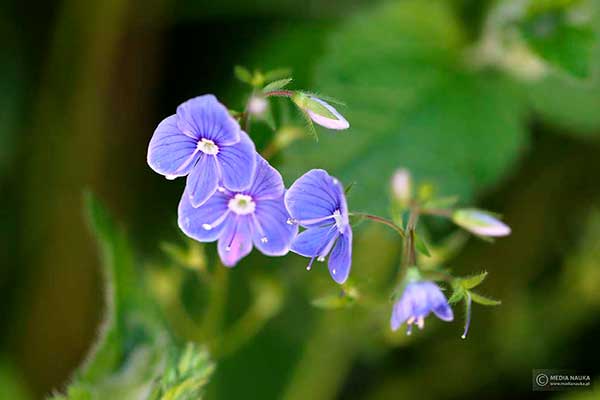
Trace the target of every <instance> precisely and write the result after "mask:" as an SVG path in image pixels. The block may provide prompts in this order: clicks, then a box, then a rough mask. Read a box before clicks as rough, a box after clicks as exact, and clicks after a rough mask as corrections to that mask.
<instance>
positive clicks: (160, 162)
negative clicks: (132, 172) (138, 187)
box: [148, 115, 199, 177]
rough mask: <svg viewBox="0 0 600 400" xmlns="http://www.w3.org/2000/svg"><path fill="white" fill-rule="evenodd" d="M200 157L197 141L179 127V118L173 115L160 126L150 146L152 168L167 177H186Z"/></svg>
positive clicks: (149, 162) (149, 160)
mask: <svg viewBox="0 0 600 400" xmlns="http://www.w3.org/2000/svg"><path fill="white" fill-rule="evenodd" d="M198 157H199V155H198V154H197V152H196V141H195V140H194V139H192V138H190V137H189V136H187V135H185V134H184V133H183V132H181V130H180V129H179V128H178V127H177V116H175V115H171V116H170V117H167V118H165V119H163V120H162V121H161V123H160V124H158V127H157V128H156V130H155V131H154V135H152V139H151V140H150V145H149V146H148V165H150V168H152V169H153V170H154V171H156V172H158V173H159V174H161V175H165V176H170V177H173V176H184V175H187V174H188V173H189V172H190V170H191V169H192V167H193V166H194V164H195V162H196V160H197V159H198Z"/></svg>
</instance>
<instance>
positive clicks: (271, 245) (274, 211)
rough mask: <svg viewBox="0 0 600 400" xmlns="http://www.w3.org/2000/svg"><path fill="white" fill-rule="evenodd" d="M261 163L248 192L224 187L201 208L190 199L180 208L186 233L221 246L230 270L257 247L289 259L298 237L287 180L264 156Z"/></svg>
mask: <svg viewBox="0 0 600 400" xmlns="http://www.w3.org/2000/svg"><path fill="white" fill-rule="evenodd" d="M255 157H256V173H255V175H254V179H253V180H252V182H251V185H250V187H249V188H248V189H246V190H243V191H231V190H228V189H225V188H223V187H219V189H217V192H216V193H215V194H214V195H213V196H212V197H211V198H210V199H208V200H207V201H206V202H205V203H204V204H202V205H201V206H200V207H197V208H196V207H193V205H192V203H191V201H190V198H189V196H188V195H187V193H184V194H183V196H182V198H181V202H180V203H179V221H178V222H179V227H180V228H181V230H182V231H183V232H184V233H185V234H186V235H188V236H189V237H191V238H193V239H196V240H198V241H200V242H213V241H215V240H218V241H219V244H218V246H217V247H218V251H219V256H220V257H221V260H222V261H223V264H224V265H226V266H228V267H232V266H234V265H235V264H237V262H238V261H239V260H240V259H242V258H243V257H245V256H246V255H248V253H250V251H251V250H252V247H253V244H254V246H256V248H258V249H259V250H260V251H261V252H262V253H264V254H266V255H269V256H282V255H284V254H287V252H288V251H289V248H290V243H291V242H292V239H293V238H294V236H296V233H297V232H298V228H297V227H296V226H292V225H290V224H288V223H287V221H288V219H289V218H290V215H289V214H288V212H287V210H286V209H285V206H284V203H283V196H284V192H285V187H284V185H283V179H282V178H281V175H280V174H279V172H277V170H275V168H273V167H271V166H270V165H269V163H268V162H267V161H265V160H264V159H263V158H262V157H261V156H259V155H258V154H255ZM188 189H189V188H188ZM186 192H187V189H186Z"/></svg>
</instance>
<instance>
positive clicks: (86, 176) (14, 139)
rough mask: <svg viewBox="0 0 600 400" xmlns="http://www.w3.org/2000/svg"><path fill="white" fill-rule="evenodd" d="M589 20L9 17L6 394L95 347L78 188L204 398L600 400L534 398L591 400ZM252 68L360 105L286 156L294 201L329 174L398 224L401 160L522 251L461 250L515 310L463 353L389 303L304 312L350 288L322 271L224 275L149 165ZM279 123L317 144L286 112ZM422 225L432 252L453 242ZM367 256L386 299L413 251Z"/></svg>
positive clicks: (590, 13)
mask: <svg viewBox="0 0 600 400" xmlns="http://www.w3.org/2000/svg"><path fill="white" fill-rule="evenodd" d="M597 10H598V4H597V1H559V0H544V1H534V0H531V1H491V0H484V1H482V0H447V1H426V0H423V1H417V0H405V1H396V2H381V1H367V0H307V1H299V0H296V1H294V0H283V1H282V0H277V1H275V0H260V1H253V2H248V1H243V0H220V1H216V0H215V1H209V0H205V1H193V0H184V1H178V2H174V1H168V0H147V1H135V0H134V1H127V0H105V1H79V0H64V1H46V2H35V3H29V2H18V1H15V2H10V1H4V2H3V4H2V7H0V33H1V37H2V52H0V89H1V90H0V194H1V196H0V216H1V219H0V220H1V224H0V249H1V255H2V264H1V267H0V291H1V293H2V302H1V305H0V307H1V308H0V318H1V319H2V324H1V326H2V329H1V331H0V398H2V399H37V398H44V397H45V396H48V395H49V394H50V393H52V392H53V391H54V390H62V389H64V388H65V385H66V384H67V382H68V380H69V377H70V376H71V374H72V372H73V371H74V369H75V368H76V367H77V366H78V365H79V364H80V363H81V362H82V360H83V359H84V357H85V354H86V353H87V351H88V349H89V348H90V346H91V345H92V343H93V342H94V338H95V337H96V335H97V333H98V331H99V325H100V323H101V320H102V314H103V309H104V306H103V304H104V301H103V292H104V288H103V284H102V278H101V275H102V274H101V272H100V258H99V255H98V251H97V249H96V245H95V241H94V236H93V234H92V233H91V232H90V229H89V227H88V224H87V223H86V219H85V213H84V205H83V192H84V190H85V189H89V190H90V191H91V192H93V193H95V194H96V195H97V197H98V198H100V199H101V201H102V202H103V203H104V204H105V205H106V207H107V209H109V210H110V213H111V214H112V215H114V216H115V219H116V220H117V221H118V223H119V224H120V226H123V227H124V229H125V231H126V233H127V236H128V237H129V240H130V242H131V243H132V245H133V246H132V247H133V248H134V249H135V258H136V260H137V267H136V268H137V269H136V271H137V272H136V273H137V275H136V280H135V281H133V282H132V283H131V284H132V285H136V284H138V283H139V284H140V285H141V284H142V283H144V284H147V285H148V288H149V289H148V290H149V292H151V293H152V299H153V300H152V301H153V302H156V303H157V304H158V306H159V308H161V309H162V314H163V315H164V316H165V319H166V320H167V321H168V325H169V326H170V327H171V328H172V330H173V331H174V332H175V335H176V336H177V337H178V338H181V340H199V341H200V342H202V343H205V344H207V345H208V346H209V348H210V349H211V350H212V352H213V359H214V361H215V362H216V365H217V367H216V370H215V372H214V374H213V375H212V378H211V379H210V380H209V383H208V385H207V387H206V396H207V398H211V399H213V398H214V399H232V398H242V397H243V398H252V399H254V398H256V399H271V398H287V399H329V398H344V399H345V398H352V399H388V398H390V399H391V398H425V399H428V398H432V399H434V398H436V399H437V398H441V399H464V398H477V399H480V398H488V399H496V398H498V399H500V398H507V397H509V396H510V397H512V398H528V397H530V396H531V394H532V393H531V380H532V377H531V374H532V369H536V368H558V369H561V368H562V369H575V370H578V371H582V372H585V373H588V374H590V375H593V376H594V377H595V378H596V382H595V383H596V389H595V392H589V391H588V392H582V393H580V394H575V395H572V394H568V393H561V392H557V393H552V392H546V393H536V394H538V395H540V396H539V397H553V398H573V399H579V398H582V399H588V398H589V399H592V398H600V392H599V390H600V387H599V386H598V385H600V381H599V380H598V379H597V378H598V377H599V376H600V367H599V365H598V359H600V347H599V346H598V343H597V341H598V338H599V337H600V313H599V311H600V185H599V179H598V176H599V174H600V157H599V155H600V50H599V46H598V29H599V28H600V22H599V21H600V19H599V18H598V11H597ZM238 64H239V65H245V66H248V67H249V68H253V69H254V68H258V69H261V70H268V69H272V68H278V67H288V68H290V69H291V70H292V73H293V76H294V83H293V85H294V86H293V87H295V88H305V89H309V90H313V91H316V92H318V93H324V94H327V95H331V96H334V97H336V98H339V99H341V100H343V101H344V102H346V103H347V106H346V107H341V108H340V109H339V110H340V111H341V112H342V113H343V114H344V115H345V116H346V117H347V119H348V120H349V121H350V124H351V129H350V130H349V131H348V133H332V132H331V131H325V130H319V136H320V141H319V143H318V144H317V143H315V142H314V140H312V139H311V138H309V137H308V136H305V138H304V139H301V140H298V141H296V142H294V143H292V144H291V145H290V146H289V147H288V148H286V149H285V150H284V151H282V152H280V153H278V154H277V155H276V157H275V158H274V159H273V160H272V162H273V164H275V165H276V166H277V167H278V168H280V169H281V170H282V172H283V175H284V178H285V181H286V184H288V185H289V184H291V182H292V181H293V180H294V179H295V178H297V177H298V176H299V175H300V174H301V173H302V172H303V171H305V170H308V169H310V168H314V167H321V168H326V169H328V170H329V171H330V172H331V173H333V174H335V175H336V176H338V177H339V178H341V179H342V180H343V181H344V182H345V183H350V182H355V183H356V184H355V186H354V187H353V189H352V192H351V194H350V197H349V202H350V206H351V208H352V209H354V210H361V211H369V212H374V213H380V214H382V215H389V213H388V208H389V201H388V197H389V196H388V194H389V188H388V182H389V178H390V176H391V174H392V173H393V171H394V169H395V168H398V167H407V168H409V169H411V171H412V172H413V174H414V176H415V179H416V180H417V181H419V182H430V183H432V184H433V185H435V187H436V188H437V190H438V191H439V193H440V194H445V195H454V194H457V195H459V196H460V199H461V203H462V204H475V205H477V206H479V207H483V208H487V209H491V210H494V211H498V212H500V213H502V214H503V215H504V218H505V220H506V221H507V222H508V224H509V225H511V227H512V228H513V234H512V235H511V236H510V237H508V238H505V239H501V240H499V241H497V243H494V244H489V243H486V242H482V241H478V240H475V239H470V240H469V241H468V242H467V243H466V244H465V245H464V246H463V247H461V249H460V251H458V252H456V254H453V255H452V256H451V257H450V258H449V259H448V260H447V262H446V263H445V264H444V266H446V267H451V268H453V270H455V271H456V272H457V273H458V274H469V273H474V272H479V271H481V270H483V269H485V270H487V271H488V272H489V278H488V280H487V281H486V283H485V284H484V285H485V286H483V292H484V293H485V294H489V295H490V296H493V297H496V298H499V299H501V300H502V301H503V304H502V306H500V307H497V308H484V307H480V306H474V309H473V322H472V325H471V332H470V335H469V338H468V339H467V340H466V341H463V340H460V334H461V333H462V318H463V315H462V314H461V312H460V309H457V310H456V315H457V318H456V320H455V322H454V323H452V324H444V323H442V322H440V321H437V320H435V321H434V320H433V318H432V319H430V320H428V322H427V327H426V329H425V330H424V331H423V332H418V333H417V334H415V335H413V336H412V337H410V338H407V337H405V336H404V334H403V333H402V332H398V333H397V334H391V332H389V328H388V318H389V312H390V308H391V305H390V304H389V303H386V302H383V303H382V304H377V305H368V304H360V301H359V302H358V304H356V305H354V306H352V307H345V308H341V309H336V310H329V309H322V308H318V307H314V306H313V305H311V302H312V301H313V300H314V299H316V298H319V297H321V296H323V295H328V294H333V295H335V294H336V293H338V292H339V288H338V287H336V286H335V284H334V283H333V282H332V281H331V280H330V279H329V278H328V276H327V272H326V270H325V268H317V269H315V270H314V271H312V272H311V273H310V274H309V273H306V272H305V271H304V265H305V260H304V259H302V258H300V257H297V256H295V255H288V256H287V257H284V258H276V259H267V258H266V257H264V256H262V255H260V254H257V252H254V253H252V255H251V256H249V257H248V258H246V259H244V260H243V261H242V262H241V263H240V265H239V266H238V267H237V268H235V269H232V270H227V269H225V268H223V267H220V266H218V265H215V264H216V259H215V254H214V253H215V252H214V246H212V245H208V246H205V247H198V246H193V245H191V244H190V243H189V242H187V241H186V240H185V239H184V238H183V237H182V235H181V234H180V233H179V232H178V230H177V227H176V222H175V221H176V206H177V203H178V200H179V196H180V194H181V191H182V190H183V185H184V182H183V181H182V180H178V181H175V182H167V181H165V179H164V178H162V177H160V176H158V175H157V174H155V173H154V172H152V171H151V170H150V168H149V167H148V166H147V165H146V150H147V145H148V142H149V140H150V137H151V135H152V132H153V130H154V128H155V127H156V125H157V123H158V122H159V121H160V120H161V119H162V118H164V117H165V116H167V115H170V114H172V113H174V111H175V108H176V106H177V105H178V104H179V103H181V102H182V101H184V100H186V99H188V98H190V97H193V96H196V95H199V94H203V93H215V94H216V95H217V96H218V97H219V98H220V99H221V100H222V101H223V102H224V103H225V104H227V105H228V106H229V107H230V108H234V109H241V108H242V107H243V104H244V99H245V96H247V95H248V93H249V90H248V88H247V87H245V86H244V85H243V84H242V83H240V82H238V81H236V80H235V78H234V77H233V67H234V65H238ZM273 107H274V111H275V113H276V116H277V118H278V120H280V121H283V122H284V123H285V126H287V127H288V128H289V127H295V128H300V129H302V128H303V125H302V122H301V121H300V120H299V119H298V118H296V117H294V116H293V114H292V116H291V117H288V116H287V114H288V113H291V109H289V110H288V109H287V105H286V103H285V102H280V101H274V102H273ZM317 129H319V128H317ZM251 133H252V136H253V138H254V139H255V141H256V143H257V145H258V146H259V147H264V146H265V145H266V144H267V142H268V141H269V139H270V138H271V137H272V135H273V133H272V132H271V131H270V130H269V129H268V128H267V127H266V125H265V124H261V123H260V122H257V123H255V124H253V130H252V132H251ZM426 223H427V224H428V225H427V226H428V228H429V232H430V243H431V245H432V248H434V249H435V248H436V246H438V245H440V244H441V243H443V242H444V241H443V239H444V238H446V237H448V235H451V234H452V233H453V228H452V227H450V226H448V225H446V224H443V223H437V222H435V221H426ZM355 240H356V242H355V256H354V262H353V272H352V284H353V285H355V287H356V288H357V290H359V291H360V292H361V293H369V292H373V293H380V292H381V293H386V295H387V293H389V291H390V290H391V287H392V286H393V281H392V277H393V276H394V272H393V271H394V270H395V268H396V267H397V265H398V263H399V260H400V257H401V254H400V253H401V251H400V249H401V245H400V242H399V241H398V239H397V237H395V236H394V235H393V234H391V233H389V232H388V231H386V230H385V229H380V228H379V227H376V226H371V225H369V224H366V223H365V224H362V225H360V226H359V227H357V228H356V233H355ZM188 246H192V247H188ZM181 249H185V251H186V252H188V251H192V252H196V253H186V255H185V257H188V258H189V257H191V256H190V254H195V255H196V256H197V260H196V262H192V263H190V265H191V268H184V267H182V266H181V265H180V264H182V263H181V262H177V260H176V259H177V257H176V256H174V255H173V254H174V253H177V252H178V251H180V250H181ZM165 250H166V251H165ZM203 251H205V252H206V258H203V257H201V255H202V254H203V253H202V252H203ZM198 257H199V258H198ZM174 260H175V261H174ZM183 264H185V262H183ZM199 265H208V267H206V268H205V270H203V271H204V272H202V273H200V272H199V271H198V268H199V267H198V266H199ZM138 279H139V282H138V281H137V280H138ZM197 326H200V327H201V328H198V327H197ZM113 398H115V397H113ZM116 398H119V396H117V397H116ZM123 398H129V397H127V396H125V397H123Z"/></svg>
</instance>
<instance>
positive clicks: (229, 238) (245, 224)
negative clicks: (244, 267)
mask: <svg viewBox="0 0 600 400" xmlns="http://www.w3.org/2000/svg"><path fill="white" fill-rule="evenodd" d="M217 247H218V251H219V257H221V261H222V262H223V265H225V266H226V267H233V266H235V265H236V264H237V263H238V261H240V260H241V259H242V258H244V257H245V256H247V255H248V254H249V253H250V251H252V230H251V227H250V220H249V218H248V216H237V217H235V218H229V219H228V221H227V224H226V225H225V227H224V228H223V232H222V235H221V237H220V238H219V244H218V246H217Z"/></svg>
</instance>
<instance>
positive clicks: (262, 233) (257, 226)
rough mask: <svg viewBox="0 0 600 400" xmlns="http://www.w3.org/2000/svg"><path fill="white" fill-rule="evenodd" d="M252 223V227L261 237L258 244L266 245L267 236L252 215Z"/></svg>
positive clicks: (254, 215)
mask: <svg viewBox="0 0 600 400" xmlns="http://www.w3.org/2000/svg"><path fill="white" fill-rule="evenodd" d="M252 221H253V222H254V227H255V228H256V230H257V231H258V233H259V234H260V236H261V237H260V242H261V243H267V242H268V241H269V239H268V238H267V235H266V234H265V231H264V230H263V227H262V225H261V224H260V221H259V220H258V218H256V214H252Z"/></svg>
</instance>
